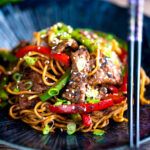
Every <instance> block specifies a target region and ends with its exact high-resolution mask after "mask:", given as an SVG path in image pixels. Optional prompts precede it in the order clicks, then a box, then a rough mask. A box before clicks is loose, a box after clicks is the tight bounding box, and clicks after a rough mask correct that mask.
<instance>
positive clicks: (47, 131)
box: [43, 125, 50, 135]
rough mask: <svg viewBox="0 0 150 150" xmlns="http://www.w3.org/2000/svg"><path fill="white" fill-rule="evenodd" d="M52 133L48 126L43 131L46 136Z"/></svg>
mask: <svg viewBox="0 0 150 150" xmlns="http://www.w3.org/2000/svg"><path fill="white" fill-rule="evenodd" d="M49 132H50V127H49V125H46V126H45V128H44V129H43V134H44V135H46V134H48V133H49Z"/></svg>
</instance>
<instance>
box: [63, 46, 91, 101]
mask: <svg viewBox="0 0 150 150" xmlns="http://www.w3.org/2000/svg"><path fill="white" fill-rule="evenodd" d="M89 57H90V56H89V52H88V51H87V49H86V48H85V47H84V46H80V47H79V50H77V51H76V52H74V53H72V55H71V60H72V74H71V78H70V81H69V84H68V86H67V88H66V91H65V92H64V93H63V95H62V96H63V98H65V99H67V100H69V101H71V102H72V103H83V102H84V100H85V92H86V85H87V74H88V71H89Z"/></svg>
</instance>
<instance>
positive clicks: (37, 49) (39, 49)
mask: <svg viewBox="0 0 150 150" xmlns="http://www.w3.org/2000/svg"><path fill="white" fill-rule="evenodd" d="M31 51H35V52H38V53H42V54H44V55H47V56H49V57H51V58H53V59H54V60H57V61H59V62H61V63H63V64H64V65H65V66H67V67H69V65H70V60H69V56H68V55H66V54H65V53H59V54H58V53H56V54H52V53H51V52H52V49H51V48H50V47H46V46H41V47H39V46H36V45H27V46H25V47H23V48H21V49H20V50H19V51H18V52H17V53H16V57H17V58H20V57H23V56H25V55H26V54H27V53H28V52H31Z"/></svg>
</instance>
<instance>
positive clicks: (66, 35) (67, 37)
mask: <svg viewBox="0 0 150 150" xmlns="http://www.w3.org/2000/svg"><path fill="white" fill-rule="evenodd" d="M60 38H61V39H66V40H68V39H70V38H71V35H70V34H68V33H66V32H64V34H62V35H61V36H60Z"/></svg>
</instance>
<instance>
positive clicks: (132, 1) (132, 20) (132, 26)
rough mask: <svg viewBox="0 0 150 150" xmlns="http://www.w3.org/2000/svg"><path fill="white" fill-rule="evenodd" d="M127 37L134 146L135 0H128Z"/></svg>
mask: <svg viewBox="0 0 150 150" xmlns="http://www.w3.org/2000/svg"><path fill="white" fill-rule="evenodd" d="M129 15H130V16H129V17H130V20H129V37H128V90H127V93H128V96H127V97H128V111H129V115H128V118H129V145H130V147H131V148H133V147H134V140H133V135H134V134H133V133H134V129H133V72H134V68H133V67H134V43H135V21H136V0H129Z"/></svg>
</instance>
